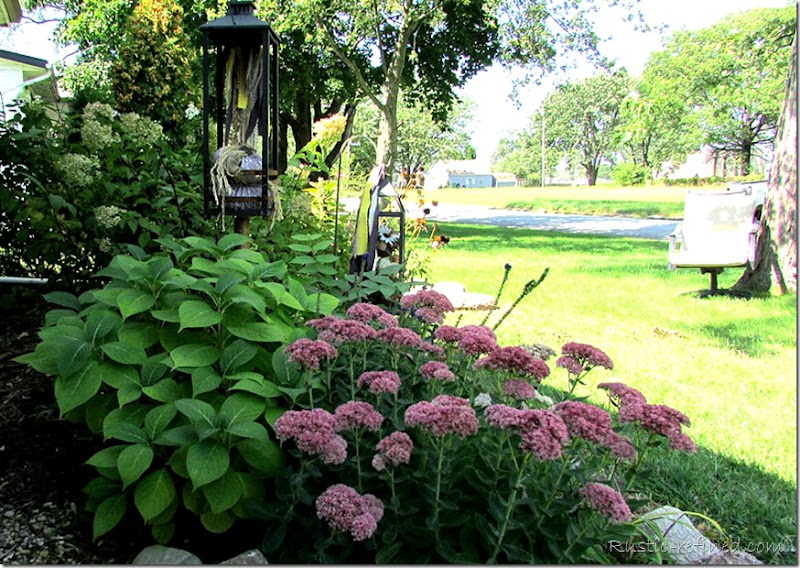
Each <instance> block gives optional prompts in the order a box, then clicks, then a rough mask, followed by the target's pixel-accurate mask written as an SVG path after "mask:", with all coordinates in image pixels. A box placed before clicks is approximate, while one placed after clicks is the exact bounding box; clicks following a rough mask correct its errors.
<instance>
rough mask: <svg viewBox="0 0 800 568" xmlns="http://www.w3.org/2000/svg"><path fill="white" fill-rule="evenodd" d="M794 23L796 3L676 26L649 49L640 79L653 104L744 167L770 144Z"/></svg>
mask: <svg viewBox="0 0 800 568" xmlns="http://www.w3.org/2000/svg"><path fill="white" fill-rule="evenodd" d="M795 28H796V10H795V8H794V7H793V6H786V7H784V8H770V9H767V8H763V9H755V10H750V11H747V12H740V13H737V14H734V15H731V16H728V17H727V18H725V19H724V20H722V21H721V22H719V23H717V24H715V25H713V26H710V27H708V28H705V29H702V30H698V31H682V32H679V33H676V34H675V35H674V36H673V37H672V38H671V40H670V41H669V42H668V43H667V46H666V49H664V50H663V51H658V52H655V53H653V54H652V55H651V56H650V59H649V61H648V63H647V67H646V69H645V72H644V74H643V79H642V80H643V83H644V84H645V85H646V88H647V92H648V94H649V95H656V96H657V99H656V100H658V101H659V104H663V105H670V106H671V107H672V108H673V109H676V110H677V111H678V112H682V113H683V114H684V115H685V116H686V117H687V119H686V120H684V124H685V125H687V126H692V127H694V128H695V129H696V130H697V131H699V132H700V133H701V137H700V142H701V143H704V144H708V145H710V146H712V147H713V148H715V149H717V150H718V151H719V152H720V153H721V154H722V155H725V154H729V155H733V156H737V157H738V158H739V164H740V171H741V173H743V174H747V173H748V172H749V168H750V162H751V158H752V157H753V156H756V155H760V156H765V155H768V154H769V152H770V150H771V149H772V145H773V140H774V137H775V128H776V125H777V121H778V117H779V114H780V110H781V103H782V101H783V92H784V86H785V83H786V77H787V76H788V72H789V59H790V54H791V43H792V38H793V37H794V33H795ZM660 132H663V131H660ZM678 150H680V148H678Z"/></svg>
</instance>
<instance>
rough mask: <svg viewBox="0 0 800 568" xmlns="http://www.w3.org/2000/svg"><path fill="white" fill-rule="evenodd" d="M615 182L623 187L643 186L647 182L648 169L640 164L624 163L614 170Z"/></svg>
mask: <svg viewBox="0 0 800 568" xmlns="http://www.w3.org/2000/svg"><path fill="white" fill-rule="evenodd" d="M612 174H613V176H614V181H616V182H617V183H618V184H620V185H622V186H628V185H643V184H644V182H645V181H647V169H646V168H645V167H644V166H641V165H639V164H634V163H632V162H624V163H622V164H617V165H616V166H614V169H613V170H612Z"/></svg>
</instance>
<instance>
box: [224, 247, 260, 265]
mask: <svg viewBox="0 0 800 568" xmlns="http://www.w3.org/2000/svg"><path fill="white" fill-rule="evenodd" d="M228 258H235V259H239V260H244V261H246V262H249V263H251V264H255V265H260V264H262V263H263V262H264V255H263V254H262V253H260V252H257V251H254V250H251V249H237V250H235V251H233V252H232V253H231V254H230V256H229V257H228Z"/></svg>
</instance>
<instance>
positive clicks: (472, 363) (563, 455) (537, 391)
mask: <svg viewBox="0 0 800 568" xmlns="http://www.w3.org/2000/svg"><path fill="white" fill-rule="evenodd" d="M400 307H401V313H400V314H399V316H398V315H393V314H390V313H388V312H386V311H384V310H383V309H382V308H380V307H378V306H375V305H372V304H363V303H360V304H355V305H353V306H351V307H350V308H349V309H348V310H347V312H346V314H344V315H343V316H337V315H329V316H325V317H322V318H316V319H313V320H310V321H308V325H309V328H310V329H309V334H308V335H309V337H307V338H303V339H298V340H296V341H295V342H293V343H292V344H290V345H288V346H287V347H286V348H285V349H284V350H283V352H282V356H283V357H284V358H285V363H286V366H285V375H284V376H285V378H286V380H287V381H289V382H290V383H291V384H292V385H294V386H295V387H296V388H297V390H298V394H297V396H296V397H295V403H296V406H295V407H294V409H293V410H290V411H287V412H286V413H285V414H283V416H281V417H280V418H279V419H278V420H277V421H276V422H275V425H274V430H275V434H276V436H277V438H278V439H279V440H280V442H281V446H282V449H283V450H284V452H285V453H286V455H287V463H286V465H285V466H284V467H283V469H282V470H281V471H280V472H279V473H278V475H277V476H276V478H275V480H274V487H273V490H274V495H273V497H272V498H271V499H267V501H265V502H263V503H260V504H251V510H252V512H253V513H254V515H256V516H257V517H260V518H262V519H265V520H267V521H268V525H269V529H268V531H267V533H266V536H265V539H264V543H263V550H264V553H265V554H266V556H267V558H269V559H270V561H271V562H281V563H297V562H334V563H340V562H368V563H385V562H393V563H394V562H400V563H415V564H416V563H440V562H453V563H499V562H503V563H550V562H558V563H579V562H613V561H615V560H617V558H615V557H614V554H613V552H612V551H611V550H610V549H609V548H608V547H606V546H605V543H607V542H609V541H610V540H618V541H626V540H629V539H635V538H646V537H645V536H644V534H645V533H644V531H642V530H641V526H640V521H637V520H635V517H634V515H633V512H632V509H633V510H635V509H636V507H637V506H638V505H640V504H641V503H639V502H638V501H637V499H636V497H637V494H636V488H637V486H636V480H637V472H639V471H640V468H641V464H642V462H643V460H644V458H645V455H646V453H647V449H648V448H649V447H652V446H654V445H659V444H664V445H669V447H671V448H673V449H675V450H678V451H684V452H694V451H695V447H694V444H693V443H692V441H691V439H690V438H689V437H688V436H687V435H686V434H685V433H684V432H683V427H684V426H688V425H689V420H688V418H687V417H686V416H684V415H683V414H682V413H680V412H678V411H677V410H674V409H671V408H669V407H666V406H663V405H658V404H651V403H648V402H647V401H646V399H645V397H644V395H642V394H641V393H640V392H638V391H637V390H636V389H634V388H632V387H630V386H627V385H624V384H622V383H618V382H605V383H601V384H599V385H597V386H598V387H599V388H601V389H603V390H605V391H606V392H607V393H608V396H609V401H610V404H611V405H612V406H614V407H616V408H617V409H618V411H617V412H616V413H615V415H612V414H611V413H609V412H608V411H607V410H605V409H603V408H601V407H600V406H597V405H594V404H591V403H589V402H587V398H588V397H587V396H586V393H581V394H582V395H583V396H581V397H580V398H579V397H578V393H577V392H576V387H577V386H578V385H584V387H585V386H586V377H587V374H588V373H589V372H591V371H592V370H593V369H595V368H598V367H600V368H604V369H606V370H611V369H612V368H613V364H612V361H611V358H610V357H609V356H608V355H606V354H605V353H604V352H603V351H601V350H600V349H598V348H596V347H593V346H590V345H585V344H579V343H567V344H566V345H564V346H563V347H562V354H561V357H560V358H558V359H557V361H556V365H555V366H556V368H559V369H560V368H563V369H565V370H566V381H565V383H563V384H560V381H559V380H558V379H557V378H556V379H555V380H556V381H557V382H555V383H554V384H552V385H548V384H547V383H550V382H552V381H553V380H554V377H553V373H552V370H551V368H550V366H549V365H548V364H547V363H546V362H545V361H544V360H542V359H540V358H538V357H536V356H535V355H534V354H533V353H534V352H542V351H543V350H541V349H539V350H538V351H537V350H531V349H530V348H523V347H517V346H507V347H503V346H500V345H499V344H498V343H497V337H496V335H495V333H494V332H493V331H492V330H491V329H489V328H488V327H485V326H483V325H479V326H463V327H453V326H448V325H443V322H444V316H445V314H446V313H447V312H449V311H452V310H453V306H452V305H451V304H450V302H449V301H448V300H447V298H446V297H444V296H442V295H441V294H438V293H436V292H433V291H421V292H417V293H416V294H411V295H407V296H405V297H404V298H403V300H402V302H401V303H400ZM544 351H545V352H546V350H544ZM279 354H280V352H279ZM279 359H280V357H279V355H277V354H276V360H279ZM301 392H302V394H300V393H301Z"/></svg>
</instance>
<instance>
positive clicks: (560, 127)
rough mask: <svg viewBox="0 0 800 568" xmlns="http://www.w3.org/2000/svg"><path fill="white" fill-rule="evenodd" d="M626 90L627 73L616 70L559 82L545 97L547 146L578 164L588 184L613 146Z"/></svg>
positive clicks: (609, 156)
mask: <svg viewBox="0 0 800 568" xmlns="http://www.w3.org/2000/svg"><path fill="white" fill-rule="evenodd" d="M628 91H629V80H628V75H627V73H626V72H625V71H618V72H607V73H604V74H601V75H597V76H595V77H590V78H588V79H584V80H583V81H578V82H574V83H567V84H564V85H560V86H558V87H557V88H556V90H555V91H554V92H553V93H550V94H549V95H548V96H547V97H546V98H545V102H544V108H545V118H546V121H547V126H546V129H545V132H546V140H547V147H548V148H552V149H554V150H555V151H556V152H557V153H558V154H560V155H561V156H565V157H566V158H567V159H568V160H569V161H570V163H575V164H579V165H580V166H581V167H582V168H583V170H584V172H586V182H587V183H588V184H589V185H595V183H596V181H597V172H598V170H599V168H600V164H601V163H602V162H603V161H604V160H606V161H607V160H610V158H611V157H612V153H613V151H614V150H615V147H614V144H615V142H616V140H617V138H616V136H615V128H616V127H617V124H618V122H619V115H620V105H621V103H622V101H623V99H624V98H625V97H626V96H627V94H628Z"/></svg>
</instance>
